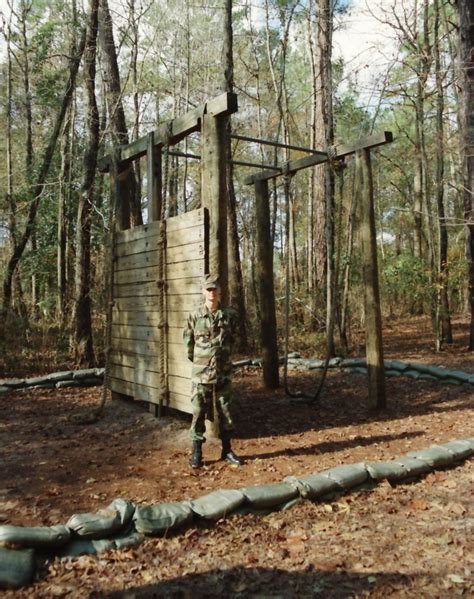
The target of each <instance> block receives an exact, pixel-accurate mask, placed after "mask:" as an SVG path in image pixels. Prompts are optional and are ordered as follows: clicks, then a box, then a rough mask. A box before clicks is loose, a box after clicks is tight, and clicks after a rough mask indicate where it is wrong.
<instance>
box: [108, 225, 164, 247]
mask: <svg viewBox="0 0 474 599" xmlns="http://www.w3.org/2000/svg"><path fill="white" fill-rule="evenodd" d="M160 231H161V221H155V222H151V223H148V224H146V225H139V226H137V227H133V228H132V229H127V230H126V231H117V233H116V235H115V243H128V242H130V241H137V240H138V239H146V238H147V237H153V236H155V235H159V234H160Z"/></svg>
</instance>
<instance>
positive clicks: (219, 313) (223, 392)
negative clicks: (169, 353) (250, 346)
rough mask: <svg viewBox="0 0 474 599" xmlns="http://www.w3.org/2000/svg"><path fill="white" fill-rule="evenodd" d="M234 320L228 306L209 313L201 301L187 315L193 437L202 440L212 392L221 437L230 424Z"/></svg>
mask: <svg viewBox="0 0 474 599" xmlns="http://www.w3.org/2000/svg"><path fill="white" fill-rule="evenodd" d="M234 323H235V312H234V310H233V309H232V308H221V307H219V308H218V309H217V310H216V312H214V313H212V312H210V311H209V310H208V308H207V307H206V306H205V305H204V306H203V307H202V308H201V309H200V310H198V311H197V312H194V313H193V314H190V315H189V317H188V320H187V323H186V327H185V329H184V332H183V338H184V345H185V347H186V351H187V356H188V359H189V360H191V362H192V363H193V368H192V396H191V404H192V407H193V421H192V424H191V430H190V435H191V439H192V440H193V441H205V437H204V433H205V430H206V427H205V418H206V414H208V413H210V412H212V409H213V396H214V393H215V407H216V409H217V412H218V414H217V416H218V419H219V430H220V437H221V439H226V438H230V434H231V431H232V430H233V428H234V427H233V423H232V418H231V415H230V403H231V399H232V383H231V377H232V361H231V350H232V342H233V337H234V326H235V324H234Z"/></svg>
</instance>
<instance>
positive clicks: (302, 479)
mask: <svg viewBox="0 0 474 599" xmlns="http://www.w3.org/2000/svg"><path fill="white" fill-rule="evenodd" d="M283 481H284V482H286V483H288V484H290V485H292V486H294V487H295V489H297V491H298V493H299V494H300V495H301V497H303V498H304V499H317V498H318V497H321V496H322V495H327V494H328V493H332V492H334V491H339V490H340V487H339V486H338V484H337V483H336V482H335V481H334V480H332V479H330V478H328V477H327V476H321V475H320V474H307V475H306V476H286V477H285V478H284V479H283Z"/></svg>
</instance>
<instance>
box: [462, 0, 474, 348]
mask: <svg viewBox="0 0 474 599" xmlns="http://www.w3.org/2000/svg"><path fill="white" fill-rule="evenodd" d="M458 11H459V59H460V63H461V68H460V73H461V81H460V84H461V93H460V105H461V124H462V127H461V135H462V140H461V158H462V165H463V183H464V185H463V192H464V218H465V222H466V256H467V261H468V268H469V275H468V293H467V295H468V306H469V318H470V323H469V343H468V348H469V350H470V351H474V6H473V4H472V1H471V0H458Z"/></svg>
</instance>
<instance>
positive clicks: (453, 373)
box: [449, 370, 472, 383]
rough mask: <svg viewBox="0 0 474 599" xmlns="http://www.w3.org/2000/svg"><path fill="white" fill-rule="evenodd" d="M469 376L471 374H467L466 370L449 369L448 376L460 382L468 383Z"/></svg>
mask: <svg viewBox="0 0 474 599" xmlns="http://www.w3.org/2000/svg"><path fill="white" fill-rule="evenodd" d="M471 376H472V375H471V374H468V373H467V372H463V371H462V370H450V371H449V378H451V379H456V380H458V381H461V383H469V382H470V379H471Z"/></svg>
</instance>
